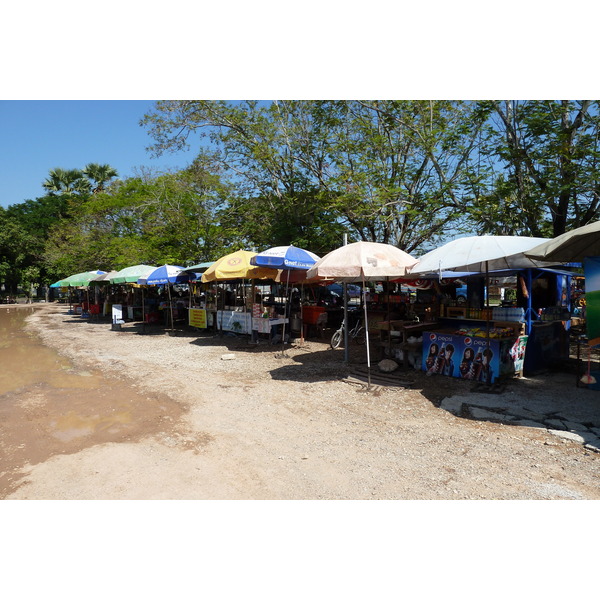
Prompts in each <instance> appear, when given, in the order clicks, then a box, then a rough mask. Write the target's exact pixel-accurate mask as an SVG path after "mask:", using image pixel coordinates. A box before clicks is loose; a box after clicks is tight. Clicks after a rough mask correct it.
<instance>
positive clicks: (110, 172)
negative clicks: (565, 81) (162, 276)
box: [0, 100, 600, 289]
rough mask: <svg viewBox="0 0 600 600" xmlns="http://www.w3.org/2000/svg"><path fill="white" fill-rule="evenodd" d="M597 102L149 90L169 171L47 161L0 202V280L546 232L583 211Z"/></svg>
mask: <svg viewBox="0 0 600 600" xmlns="http://www.w3.org/2000/svg"><path fill="white" fill-rule="evenodd" d="M599 108H600V105H599V103H598V101H592V100H580V101H575V100H573V101H565V100H552V101H551V100H535V101H534V100H528V101H500V100H486V101H471V102H469V101H451V100H435V101H434V100H431V101H428V100H414V101H408V100H368V101H361V100H312V101H310V100H302V101H298V100H280V101H273V102H257V101H240V102H225V101H206V100H188V101H172V100H168V101H167V100H166V101H160V102H157V103H156V105H155V107H154V109H153V110H152V111H150V112H149V113H148V114H147V115H144V116H143V118H142V119H141V124H142V125H143V126H144V127H146V128H147V130H148V132H149V134H150V135H151V137H152V140H153V144H152V146H151V148H150V150H151V151H152V152H153V153H154V154H155V155H160V154H161V153H165V152H177V151H178V150H180V149H182V148H184V147H186V146H189V145H192V144H194V145H196V151H197V155H196V158H195V160H194V161H193V162H192V163H191V164H190V165H189V166H188V167H187V168H185V169H183V170H180V171H177V172H172V173H151V172H150V171H148V170H143V169H142V171H141V172H140V173H138V174H136V175H134V176H131V177H127V178H124V179H118V173H117V171H116V170H115V169H114V168H113V167H111V166H110V165H107V164H100V163H95V162H88V163H87V164H86V165H85V166H84V167H83V168H80V169H72V168H53V169H51V170H50V171H49V174H48V177H47V178H46V180H45V181H44V182H42V185H43V188H44V190H46V192H47V193H46V195H45V196H42V197H40V198H37V199H36V200H27V201H25V202H23V203H20V204H15V205H12V206H10V207H8V208H7V209H2V210H0V285H4V286H5V288H8V287H10V288H11V289H13V288H15V287H16V286H17V285H19V284H20V283H22V282H25V281H31V280H32V279H36V280H37V281H38V283H43V282H45V283H50V282H52V281H56V280H57V279H59V278H61V277H63V276H66V275H69V274H72V273H74V272H77V271H85V270H90V269H97V268H102V269H105V270H108V269H116V268H121V267H125V266H129V265H131V264H136V263H149V264H152V263H154V264H164V263H180V264H182V263H187V264H191V263H195V262H202V261H206V260H214V259H216V258H218V257H219V256H222V255H223V254H225V253H227V252H229V251H232V250H235V249H238V248H247V249H254V250H257V251H260V250H263V249H265V248H267V247H270V246H276V245H287V244H295V245H297V246H301V247H304V248H307V249H309V250H312V251H313V252H316V253H317V254H320V255H323V254H325V253H327V252H329V251H330V250H332V249H333V248H335V247H337V246H339V245H340V244H341V243H342V240H343V235H344V234H348V237H349V240H350V241H356V240H369V241H378V242H385V243H390V244H393V245H395V246H398V247H399V248H401V249H403V250H405V251H407V252H409V253H411V254H413V255H414V256H419V255H420V254H422V253H423V252H425V251H427V250H429V249H431V248H433V247H435V246H436V245H439V244H440V243H442V242H443V241H444V240H445V239H446V238H448V237H454V236H456V235H460V234H463V233H470V234H472V233H480V234H483V233H490V234H509V235H525V236H542V237H553V236H556V235H559V234H560V233H563V232H564V231H567V230H569V229H572V228H575V227H579V226H582V225H585V224H587V223H589V222H592V221H595V220H597V219H598V216H599V210H600V172H599V162H600V161H599V159H600V155H599V148H598V141H599V138H600V110H599Z"/></svg>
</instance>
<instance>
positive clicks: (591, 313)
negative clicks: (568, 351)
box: [583, 256, 600, 346]
mask: <svg viewBox="0 0 600 600" xmlns="http://www.w3.org/2000/svg"><path fill="white" fill-rule="evenodd" d="M583 272H584V275H585V304H586V307H585V312H586V323H587V337H588V344H589V345H590V346H597V345H598V344H600V256H589V257H587V258H586V259H585V260H584V262H583Z"/></svg>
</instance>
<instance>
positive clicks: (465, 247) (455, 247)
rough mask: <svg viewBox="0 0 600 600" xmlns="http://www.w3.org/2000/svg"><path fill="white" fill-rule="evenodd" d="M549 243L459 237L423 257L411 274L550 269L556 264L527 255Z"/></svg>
mask: <svg viewBox="0 0 600 600" xmlns="http://www.w3.org/2000/svg"><path fill="white" fill-rule="evenodd" d="M546 241H547V240H546V239H544V238H534V237H531V238H530V237H522V236H512V235H480V236H470V237H464V238H458V239H456V240H453V241H451V242H448V243H447V244H444V245H443V246H440V247H439V248H436V249H435V250H432V251H431V252H428V253H427V254H424V255H423V256H421V258H420V259H419V262H418V263H417V264H416V265H415V266H414V267H413V268H412V269H411V270H410V274H411V275H414V274H425V273H438V272H441V271H468V272H476V273H481V272H485V271H486V270H489V271H500V270H502V269H533V268H536V267H547V266H550V265H553V264H556V263H555V262H554V263H552V262H547V261H540V260H534V259H531V258H528V257H527V256H526V255H525V253H526V252H527V251H528V250H531V249H532V248H534V247H535V246H539V245H540V244H541V243H542V242H546Z"/></svg>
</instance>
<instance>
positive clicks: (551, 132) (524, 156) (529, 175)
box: [473, 100, 600, 237]
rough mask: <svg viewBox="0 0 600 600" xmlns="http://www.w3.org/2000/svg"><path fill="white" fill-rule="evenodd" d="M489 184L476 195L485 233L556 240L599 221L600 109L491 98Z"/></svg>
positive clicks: (485, 149)
mask: <svg viewBox="0 0 600 600" xmlns="http://www.w3.org/2000/svg"><path fill="white" fill-rule="evenodd" d="M480 107H481V108H482V110H485V111H487V112H488V114H489V128H488V131H487V135H486V137H485V140H484V143H482V147H481V157H482V160H484V161H487V163H488V167H487V169H488V179H487V182H486V184H485V185H483V186H481V187H478V188H477V189H476V190H475V191H474V202H473V209H474V210H473V216H474V218H475V219H476V220H477V222H478V223H479V229H480V231H482V232H489V233H497V232H501V233H523V234H528V235H536V236H549V237H553V236H557V235H560V234H561V233H564V232H565V231H567V230H569V229H573V228H576V227H580V226H582V225H585V224H587V223H590V222H592V221H594V220H597V219H598V217H599V216H600V212H599V210H600V148H599V139H600V111H599V109H600V104H599V103H598V102H597V101H590V100H579V101H567V100H536V101H531V100H528V101H522V102H519V101H487V102H481V103H480Z"/></svg>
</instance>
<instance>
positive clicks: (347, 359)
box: [342, 281, 350, 364]
mask: <svg viewBox="0 0 600 600" xmlns="http://www.w3.org/2000/svg"><path fill="white" fill-rule="evenodd" d="M342 290H343V291H342V293H343V294H344V323H345V324H346V326H345V327H344V362H345V363H346V364H348V363H349V362H350V348H349V347H348V330H349V329H350V326H349V324H348V284H347V283H346V282H345V281H344V282H343V283H342Z"/></svg>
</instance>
